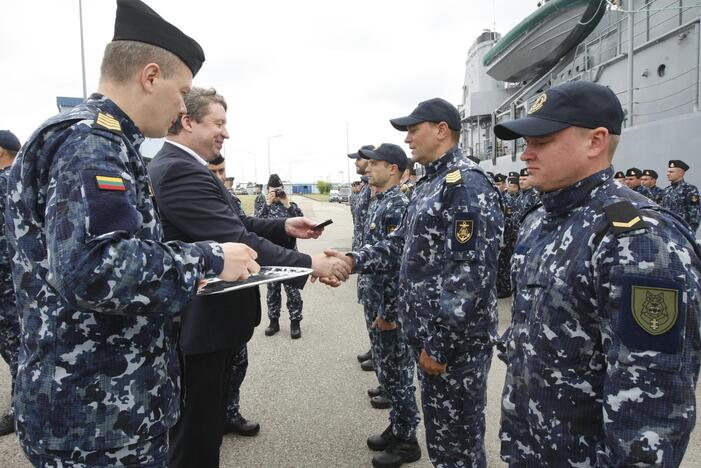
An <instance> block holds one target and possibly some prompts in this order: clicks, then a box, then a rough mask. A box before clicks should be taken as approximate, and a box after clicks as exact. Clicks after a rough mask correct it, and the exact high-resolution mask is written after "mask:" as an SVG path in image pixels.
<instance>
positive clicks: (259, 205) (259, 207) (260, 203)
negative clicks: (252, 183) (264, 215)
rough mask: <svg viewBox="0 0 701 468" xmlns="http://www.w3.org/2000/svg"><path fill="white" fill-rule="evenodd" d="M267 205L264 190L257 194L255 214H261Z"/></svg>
mask: <svg viewBox="0 0 701 468" xmlns="http://www.w3.org/2000/svg"><path fill="white" fill-rule="evenodd" d="M264 206H265V195H263V192H261V193H259V194H258V195H256V199H255V201H254V202H253V216H260V212H261V211H263V207H264Z"/></svg>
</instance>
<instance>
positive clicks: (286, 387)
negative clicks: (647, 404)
mask: <svg viewBox="0 0 701 468" xmlns="http://www.w3.org/2000/svg"><path fill="white" fill-rule="evenodd" d="M295 201H297V202H298V203H299V205H300V207H301V208H302V210H303V211H304V213H305V215H306V216H308V217H311V218H315V219H317V220H319V221H322V220H325V219H327V218H332V219H333V221H334V222H333V224H332V225H330V226H329V227H327V228H326V231H325V232H324V234H323V236H322V237H321V238H319V239H317V240H308V241H301V242H300V243H299V248H300V250H301V251H303V252H307V253H310V254H314V253H320V252H322V251H323V249H325V248H334V249H338V250H345V251H347V250H349V249H350V246H351V235H352V221H351V216H350V211H349V208H348V206H347V205H339V204H335V203H334V204H331V203H325V202H317V201H313V200H310V199H307V198H301V197H297V198H296V199H295ZM355 284H356V283H355V277H354V276H353V277H352V278H351V280H350V281H349V282H348V283H346V284H344V285H342V286H341V287H339V288H337V289H332V288H329V287H326V286H323V285H321V284H309V283H308V284H307V286H306V287H305V289H304V291H303V293H302V296H303V299H304V320H303V321H302V338H301V339H299V340H294V341H293V340H291V339H290V336H289V320H288V317H287V315H286V309H284V307H283V314H282V317H281V330H280V332H279V333H278V334H277V335H275V336H273V337H266V336H265V335H264V334H263V330H264V328H265V327H266V325H267V318H266V315H265V301H263V308H264V311H263V319H262V321H261V325H260V326H259V327H258V328H257V329H256V331H255V333H254V336H253V339H252V340H251V342H250V343H249V345H248V346H249V347H248V349H249V361H250V362H249V368H248V375H247V377H246V380H245V381H244V384H243V387H242V390H241V411H242V414H243V415H244V416H245V417H246V418H248V419H251V420H254V421H257V422H259V423H260V424H261V432H260V433H259V434H258V436H256V437H252V438H246V437H241V436H234V435H227V436H225V438H224V442H223V444H222V449H221V466H222V467H224V468H227V467H242V468H244V467H300V468H301V467H362V466H371V465H370V460H371V459H372V455H373V453H374V452H372V451H371V450H369V449H368V448H367V446H366V444H365V439H366V438H367V437H368V436H369V435H371V434H374V433H379V432H381V431H382V430H384V428H385V427H386V426H387V410H377V409H374V408H372V407H371V406H370V403H369V399H368V397H367V394H366V391H367V389H368V388H370V387H374V386H376V385H377V381H376V379H375V376H374V374H373V373H372V372H363V371H362V370H360V367H359V365H358V362H357V360H356V358H355V356H356V354H358V353H361V352H365V351H367V349H368V348H369V342H368V337H367V332H366V330H365V324H364V323H365V322H364V319H363V312H362V308H361V306H360V305H359V304H357V303H356V300H355V298H356V294H355ZM261 292H262V293H263V296H264V294H265V291H264V290H262V291H261ZM509 307H510V301H509V300H501V301H500V303H499V314H500V315H499V318H500V331H502V332H503V330H504V329H505V328H506V326H507V324H508V322H509V320H510V316H509ZM234 313H235V312H234ZM504 373H505V366H504V364H503V363H502V362H501V361H499V360H498V359H496V358H494V361H493V363H492V367H491V371H490V375H489V383H488V388H489V391H488V392H489V394H488V403H487V436H486V440H487V457H488V464H489V466H490V467H491V466H494V467H497V466H505V465H504V464H503V463H502V462H501V461H500V460H499V439H498V427H499V399H500V395H501V388H502V385H503V382H504ZM9 381H10V379H9V373H8V371H7V366H6V365H5V363H4V361H2V360H0V408H2V409H4V408H7V407H8V405H9V392H10V390H9ZM700 397H701V391H699V390H698V389H697V400H698V401H701V399H700ZM418 398H419V396H418V394H417V399H418ZM698 419H699V418H697V427H698ZM418 438H419V441H420V443H421V446H422V449H423V457H422V459H421V460H419V461H418V462H416V463H413V464H410V465H405V466H410V467H416V468H420V467H429V466H431V464H430V463H429V461H428V457H427V455H426V450H425V441H424V432H423V426H422V425H420V426H419V434H418ZM700 459H701V430H698V429H697V430H696V431H695V432H694V434H692V439H691V441H690V443H689V449H688V450H687V454H686V457H685V461H684V463H682V465H681V466H682V467H684V468H692V467H697V466H699V465H698V463H699V462H698V460H700ZM694 460H695V461H694ZM30 466H31V465H30V464H29V463H28V462H27V461H26V459H25V458H24V456H23V455H22V452H21V450H20V448H19V445H18V443H17V440H16V438H15V437H14V435H9V436H5V437H0V468H5V467H7V468H10V467H12V468H15V467H17V468H24V467H27V468H29V467H30Z"/></svg>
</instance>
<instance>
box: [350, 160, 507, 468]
mask: <svg viewBox="0 0 701 468" xmlns="http://www.w3.org/2000/svg"><path fill="white" fill-rule="evenodd" d="M503 228H504V215H503V211H502V207H501V197H500V195H499V192H498V190H497V188H496V187H495V186H494V184H493V182H491V181H490V180H489V179H488V178H487V176H486V174H485V173H484V172H483V171H482V169H481V168H480V167H479V166H477V165H476V164H474V163H473V162H472V161H469V160H468V159H467V158H466V157H465V156H464V155H463V154H462V152H461V151H460V149H459V148H458V147H454V148H453V149H451V150H450V151H449V152H447V153H446V154H445V155H443V156H442V157H441V158H440V159H438V160H437V161H434V162H432V163H430V164H428V165H427V166H426V175H425V176H424V177H422V178H421V180H420V181H419V182H418V183H417V184H416V188H415V189H414V196H413V197H412V199H411V200H410V202H409V205H408V207H407V214H406V216H405V217H404V218H403V220H402V223H401V224H400V226H399V227H398V228H397V230H396V231H394V232H393V233H392V234H391V235H389V236H388V237H387V239H385V240H384V241H382V242H379V243H377V244H375V245H373V246H371V247H370V246H366V247H365V248H363V249H362V250H360V251H359V252H354V253H353V254H352V255H353V258H354V260H355V265H356V266H355V271H356V272H362V273H370V272H381V271H392V270H396V269H399V301H398V305H397V314H398V318H399V322H400V324H401V327H402V330H403V332H404V334H405V336H406V337H407V339H408V342H409V344H410V346H411V347H412V348H413V352H414V356H415V359H418V357H419V353H420V351H421V349H425V350H426V352H427V354H428V355H429V356H430V357H431V358H432V359H433V360H435V361H437V362H439V363H447V366H448V367H447V371H446V372H444V373H443V374H441V375H440V376H437V377H432V376H429V375H428V374H426V373H425V372H423V371H419V372H418V374H419V378H420V381H421V394H422V406H423V413H424V425H425V427H426V442H427V446H428V452H429V457H430V459H431V462H432V463H433V464H434V465H435V466H438V467H462V466H485V464H486V461H485V452H484V409H485V396H486V386H487V373H488V372H489V366H490V364H491V356H492V345H493V343H494V341H495V339H496V332H497V308H496V304H497V297H496V275H497V257H498V254H499V242H500V241H501V237H502V231H503Z"/></svg>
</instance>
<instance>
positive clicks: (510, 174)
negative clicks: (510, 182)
mask: <svg viewBox="0 0 701 468" xmlns="http://www.w3.org/2000/svg"><path fill="white" fill-rule="evenodd" d="M509 177H518V172H516V171H510V172H509Z"/></svg>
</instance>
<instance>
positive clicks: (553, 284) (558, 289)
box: [500, 168, 701, 467]
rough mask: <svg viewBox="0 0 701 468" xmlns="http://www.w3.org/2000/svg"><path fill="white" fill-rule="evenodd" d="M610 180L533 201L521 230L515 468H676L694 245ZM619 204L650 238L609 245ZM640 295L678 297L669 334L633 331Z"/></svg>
mask: <svg viewBox="0 0 701 468" xmlns="http://www.w3.org/2000/svg"><path fill="white" fill-rule="evenodd" d="M612 175H613V169H612V168H608V169H606V170H603V171H600V172H598V173H596V174H594V175H592V176H590V177H587V178H585V179H583V180H581V181H579V182H578V183H577V184H575V185H573V186H570V187H566V188H564V189H561V190H558V191H555V192H551V193H546V194H542V195H541V200H542V202H543V206H542V207H540V208H538V209H537V210H536V211H534V212H532V213H531V214H530V215H528V216H527V217H526V219H525V220H524V222H523V224H522V226H521V230H520V232H519V237H518V241H517V244H516V249H515V252H514V256H513V284H514V290H515V291H514V302H513V306H512V322H511V326H510V328H509V330H508V331H507V333H506V335H505V341H506V353H505V354H506V361H507V374H506V380H505V383H504V389H503V395H502V419H501V431H500V438H501V456H502V459H503V460H504V461H506V462H508V463H509V464H510V465H511V466H552V467H565V466H567V467H570V466H572V467H575V466H576V467H595V466H670V467H672V466H678V465H679V463H680V461H681V459H682V457H683V455H684V451H685V449H686V445H687V443H688V440H689V434H690V433H691V430H692V429H693V426H694V422H695V420H696V402H695V396H694V389H695V384H696V381H697V378H698V373H699V362H700V350H701V343H700V339H701V338H700V337H699V310H700V309H701V261H700V260H699V257H698V254H699V250H698V246H695V244H694V239H693V238H692V236H691V235H690V233H689V230H688V229H687V228H686V226H685V225H684V223H682V222H681V221H680V220H679V219H678V218H677V217H676V216H674V215H672V214H671V213H669V212H667V211H666V210H664V209H662V208H660V207H659V206H657V205H655V204H654V203H652V202H651V201H650V200H648V199H647V198H645V197H643V196H642V195H639V194H637V193H635V192H633V191H631V190H630V189H628V188H627V187H622V186H620V185H619V184H617V183H615V182H614V180H613V179H612ZM621 200H627V201H629V202H630V203H631V204H632V206H634V207H635V209H636V210H637V212H638V216H639V217H640V218H641V219H642V220H643V221H644V222H645V224H646V226H642V227H640V226H638V227H637V228H636V227H632V228H630V229H628V230H627V231H625V232H618V233H614V230H613V228H612V223H613V222H614V220H613V219H612V220H611V221H609V220H608V218H607V215H606V214H605V212H604V208H605V207H607V206H610V205H611V204H613V203H615V202H619V201H621ZM631 216H632V215H631ZM635 219H636V218H633V220H634V221H635ZM625 221H627V220H624V219H619V220H618V222H625ZM631 226H633V225H631ZM640 287H644V288H645V289H646V290H647V291H648V292H649V291H650V288H664V289H665V290H666V291H667V292H668V293H672V294H674V295H675V296H676V297H678V305H677V303H675V302H674V301H672V302H671V304H673V305H676V308H675V310H676V311H677V312H678V315H675V317H677V318H676V319H675V320H676V321H674V322H671V323H673V324H674V326H673V328H671V329H670V330H669V331H668V332H666V333H663V334H659V335H653V334H651V333H650V332H649V331H646V330H645V329H644V327H643V326H642V325H640V324H639V323H636V320H638V319H637V318H635V310H636V306H635V305H634V298H635V296H634V291H635V288H640ZM660 291H662V290H661V289H660ZM659 294H663V293H662V292H660V293H659ZM652 296H653V297H654V296H655V294H654V293H653V294H652ZM647 300H648V299H646V302H647ZM645 307H646V306H645V305H644V304H643V310H644V308H645ZM647 307H651V306H647ZM670 307H672V306H666V305H665V306H663V307H660V308H658V309H652V308H651V309H650V310H653V311H654V310H657V312H660V311H662V312H663V313H664V316H667V313H668V312H669V313H671V312H672V310H671V308H670ZM658 323H659V322H658ZM652 327H653V328H651V329H650V330H654V329H655V328H654V327H657V325H656V324H655V321H653V322H652Z"/></svg>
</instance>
